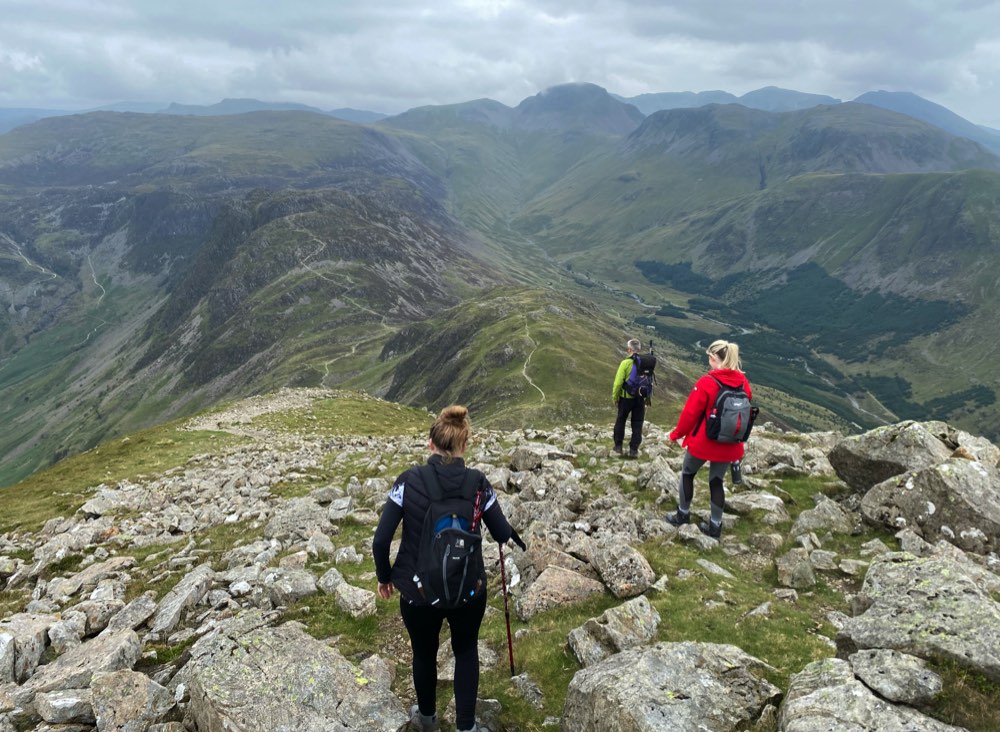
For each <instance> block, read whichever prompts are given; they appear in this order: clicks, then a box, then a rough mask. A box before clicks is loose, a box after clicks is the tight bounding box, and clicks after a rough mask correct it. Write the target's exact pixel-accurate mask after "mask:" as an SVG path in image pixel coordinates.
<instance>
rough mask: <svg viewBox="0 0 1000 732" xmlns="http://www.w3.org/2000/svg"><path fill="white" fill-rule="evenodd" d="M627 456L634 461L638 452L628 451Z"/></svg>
mask: <svg viewBox="0 0 1000 732" xmlns="http://www.w3.org/2000/svg"><path fill="white" fill-rule="evenodd" d="M628 456H629V457H630V458H632V459H633V460H635V459H637V458H638V457H639V451H638V450H629V451H628Z"/></svg>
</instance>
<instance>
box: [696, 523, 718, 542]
mask: <svg viewBox="0 0 1000 732" xmlns="http://www.w3.org/2000/svg"><path fill="white" fill-rule="evenodd" d="M698 528H699V529H700V530H701V533H703V534H704V535H705V536H710V537H712V538H713V539H720V538H722V524H713V523H712V522H711V521H702V522H701V523H700V524H698Z"/></svg>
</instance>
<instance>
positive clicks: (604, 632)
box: [567, 596, 660, 666]
mask: <svg viewBox="0 0 1000 732" xmlns="http://www.w3.org/2000/svg"><path fill="white" fill-rule="evenodd" d="M659 625H660V614H659V613H658V612H656V608H654V607H653V606H652V605H650V604H649V600H647V599H646V598H645V597H643V596H639V597H634V598H632V599H631V600H629V601H628V602H626V603H624V604H622V605H619V606H617V607H613V608H609V609H607V610H605V611H604V612H603V613H601V614H600V616H598V617H596V618H590V619H589V620H588V621H587V622H585V623H584V624H583V625H581V626H580V627H579V628H574V629H573V630H571V631H570V632H569V635H568V637H567V640H568V641H569V647H570V648H571V649H572V650H573V653H574V655H575V656H576V658H577V660H578V661H580V663H581V664H583V665H584V666H592V665H594V664H595V663H597V662H599V661H603V660H604V659H605V658H607V657H608V656H611V655H614V654H615V653H618V652H619V651H624V650H626V649H628V648H635V647H636V646H642V645H645V644H646V643H649V642H650V641H651V640H652V639H653V637H654V636H655V635H656V629H657V627H659Z"/></svg>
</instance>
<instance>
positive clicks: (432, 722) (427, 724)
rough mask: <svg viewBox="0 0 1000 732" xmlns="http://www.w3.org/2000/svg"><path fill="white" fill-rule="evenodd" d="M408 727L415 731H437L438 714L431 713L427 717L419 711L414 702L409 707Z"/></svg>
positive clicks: (438, 726) (439, 726)
mask: <svg viewBox="0 0 1000 732" xmlns="http://www.w3.org/2000/svg"><path fill="white" fill-rule="evenodd" d="M409 729H412V730H416V732H438V730H439V729H441V725H440V724H438V716H437V715H436V714H432V715H431V716H429V717H427V716H424V715H423V714H421V713H420V707H419V705H417V704H414V705H413V706H412V707H410V727H409Z"/></svg>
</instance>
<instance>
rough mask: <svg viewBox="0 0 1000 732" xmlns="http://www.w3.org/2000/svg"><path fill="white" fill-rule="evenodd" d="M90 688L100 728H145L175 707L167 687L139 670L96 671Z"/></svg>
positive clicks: (131, 731) (114, 731) (110, 731)
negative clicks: (99, 672)
mask: <svg viewBox="0 0 1000 732" xmlns="http://www.w3.org/2000/svg"><path fill="white" fill-rule="evenodd" d="M90 691H91V698H92V699H93V706H94V714H95V716H96V718H97V729H98V731H99V732H142V731H143V730H145V729H147V728H148V727H149V725H150V724H153V723H155V722H159V721H161V720H162V719H163V717H164V716H165V715H166V714H167V713H168V712H169V711H170V710H171V709H173V707H174V698H173V695H171V693H170V692H169V691H168V690H167V689H165V688H164V687H162V686H160V685H159V684H157V683H156V682H155V681H153V680H152V679H150V678H149V677H148V676H146V675H145V674H141V673H138V672H136V671H129V670H125V671H116V672H114V673H102V674H94V679H93V681H92V682H91V685H90Z"/></svg>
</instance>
